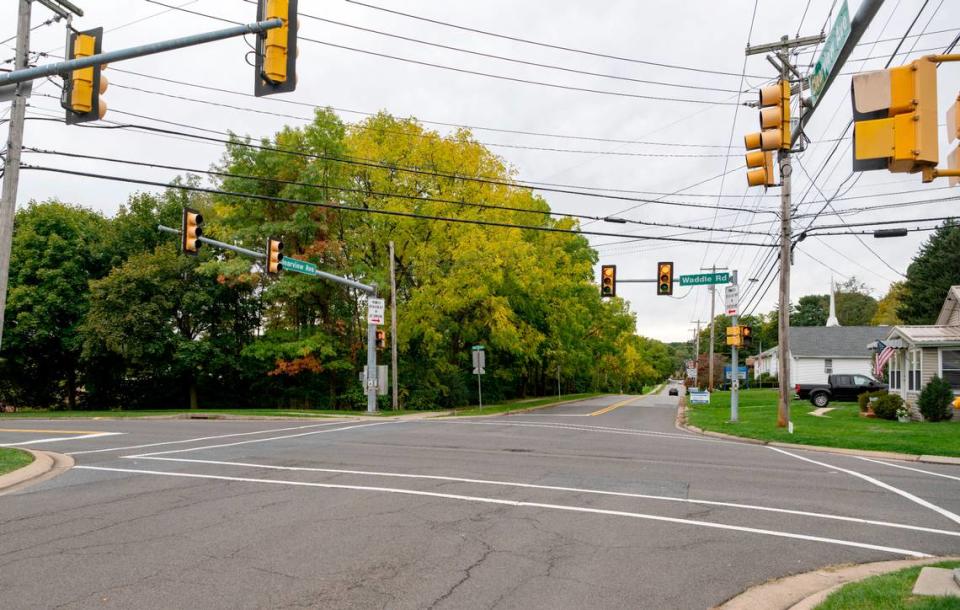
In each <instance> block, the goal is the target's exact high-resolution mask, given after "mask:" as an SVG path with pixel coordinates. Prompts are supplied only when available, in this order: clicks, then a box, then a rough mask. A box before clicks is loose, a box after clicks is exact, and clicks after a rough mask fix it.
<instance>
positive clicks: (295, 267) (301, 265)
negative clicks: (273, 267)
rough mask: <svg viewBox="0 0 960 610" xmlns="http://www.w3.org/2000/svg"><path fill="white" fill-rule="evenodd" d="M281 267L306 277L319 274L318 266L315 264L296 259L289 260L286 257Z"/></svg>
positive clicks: (281, 262)
mask: <svg viewBox="0 0 960 610" xmlns="http://www.w3.org/2000/svg"><path fill="white" fill-rule="evenodd" d="M280 266H281V267H283V270H284V271H294V272H296V273H302V274H304V275H316V274H317V266H316V265H314V264H313V263H310V262H307V261H301V260H297V259H295V258H288V257H286V256H284V257H283V259H282V260H281V261H280Z"/></svg>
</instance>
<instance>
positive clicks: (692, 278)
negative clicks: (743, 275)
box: [680, 271, 730, 286]
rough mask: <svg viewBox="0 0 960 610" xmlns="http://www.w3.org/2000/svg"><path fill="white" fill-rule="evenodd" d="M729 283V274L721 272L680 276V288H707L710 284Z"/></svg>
mask: <svg viewBox="0 0 960 610" xmlns="http://www.w3.org/2000/svg"><path fill="white" fill-rule="evenodd" d="M729 281H730V273H728V272H726V271H723V272H719V273H695V274H693V275H681V276H680V285H681V286H709V285H710V284H726V283H728V282H729Z"/></svg>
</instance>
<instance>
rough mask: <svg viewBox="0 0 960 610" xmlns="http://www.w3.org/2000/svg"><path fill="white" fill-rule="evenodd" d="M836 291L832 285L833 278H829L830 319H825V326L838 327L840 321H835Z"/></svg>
mask: <svg viewBox="0 0 960 610" xmlns="http://www.w3.org/2000/svg"><path fill="white" fill-rule="evenodd" d="M836 293H837V289H836V286H834V285H833V276H831V277H830V317H829V318H827V326H840V320H838V319H837V295H836Z"/></svg>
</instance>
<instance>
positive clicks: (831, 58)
mask: <svg viewBox="0 0 960 610" xmlns="http://www.w3.org/2000/svg"><path fill="white" fill-rule="evenodd" d="M849 37H850V11H849V10H848V9H847V2H846V0H844V2H843V5H842V6H841V7H840V12H839V13H837V20H836V21H834V22H833V27H832V28H831V29H830V35H829V36H827V40H826V42H824V43H823V51H821V52H820V57H818V58H817V65H816V66H815V67H814V68H813V76H811V77H810V99H811V101H813V102H814V103H816V101H817V98H818V97H820V93H821V92H823V88H824V87H825V86H826V84H827V78H828V77H829V76H830V71H831V70H833V66H834V65H835V64H836V63H837V57H839V56H840V50H841V49H843V45H844V43H845V42H847V38H849Z"/></svg>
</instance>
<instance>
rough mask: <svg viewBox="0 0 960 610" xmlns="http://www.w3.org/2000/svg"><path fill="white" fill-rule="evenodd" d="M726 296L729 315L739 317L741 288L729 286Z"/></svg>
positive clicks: (734, 285)
mask: <svg viewBox="0 0 960 610" xmlns="http://www.w3.org/2000/svg"><path fill="white" fill-rule="evenodd" d="M726 296H727V298H726V306H727V315H728V316H735V315H737V310H738V309H739V308H740V287H739V286H737V285H736V284H729V285H728V286H727V288H726Z"/></svg>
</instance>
